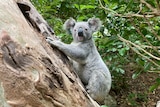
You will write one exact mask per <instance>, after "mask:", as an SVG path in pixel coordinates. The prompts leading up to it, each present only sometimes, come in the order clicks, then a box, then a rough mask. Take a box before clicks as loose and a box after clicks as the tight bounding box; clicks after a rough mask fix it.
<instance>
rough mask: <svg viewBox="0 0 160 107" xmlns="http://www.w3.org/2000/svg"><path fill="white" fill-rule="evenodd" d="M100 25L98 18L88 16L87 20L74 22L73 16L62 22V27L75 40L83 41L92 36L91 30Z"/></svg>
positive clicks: (93, 30) (96, 28)
mask: <svg viewBox="0 0 160 107" xmlns="http://www.w3.org/2000/svg"><path fill="white" fill-rule="evenodd" d="M100 26H101V21H100V20H99V19H98V18H90V19H88V21H87V22H76V21H75V20H74V19H73V18H70V19H68V20H67V21H66V22H65V23H64V29H65V30H67V31H68V32H69V33H71V34H72V36H73V40H74V41H75V42H83V41H87V40H90V39H91V38H92V34H93V32H95V31H97V30H98V29H99V28H100Z"/></svg>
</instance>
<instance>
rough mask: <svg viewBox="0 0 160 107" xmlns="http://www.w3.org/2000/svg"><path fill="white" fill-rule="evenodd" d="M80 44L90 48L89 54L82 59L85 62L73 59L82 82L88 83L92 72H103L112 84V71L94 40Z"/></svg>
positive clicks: (86, 48) (109, 83)
mask: <svg viewBox="0 0 160 107" xmlns="http://www.w3.org/2000/svg"><path fill="white" fill-rule="evenodd" d="M91 41H92V40H91ZM79 45H82V46H81V47H82V48H83V49H85V50H88V51H86V52H88V56H87V58H86V59H85V60H82V62H83V63H80V62H77V61H73V66H74V69H75V71H76V72H77V73H78V75H79V77H80V78H81V80H82V82H83V83H84V84H86V85H87V84H88V81H89V79H90V77H91V75H92V73H96V72H101V73H103V75H104V76H105V77H106V81H108V83H107V84H108V85H111V75H110V72H109V70H108V68H107V66H106V65H105V63H104V62H103V60H102V58H101V56H100V55H99V53H98V51H97V49H96V47H95V45H94V43H93V41H92V42H89V43H86V44H84V43H83V44H79ZM77 46H78V45H77Z"/></svg>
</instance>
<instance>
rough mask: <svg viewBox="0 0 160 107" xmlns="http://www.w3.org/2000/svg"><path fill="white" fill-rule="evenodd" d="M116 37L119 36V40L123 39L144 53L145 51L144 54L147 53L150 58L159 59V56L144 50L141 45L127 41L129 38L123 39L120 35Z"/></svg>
mask: <svg viewBox="0 0 160 107" xmlns="http://www.w3.org/2000/svg"><path fill="white" fill-rule="evenodd" d="M118 37H119V39H120V40H121V41H123V42H125V43H127V44H131V45H133V46H134V47H136V48H137V49H139V50H141V51H143V52H144V53H146V54H147V55H149V56H150V57H152V58H154V59H156V60H158V61H160V58H159V57H156V56H154V55H152V54H151V53H149V52H147V51H146V50H144V49H143V48H142V47H140V46H139V45H136V44H135V43H133V42H131V41H129V40H126V39H124V38H123V37H121V36H120V35H118ZM158 66H159V65H158ZM159 67H160V66H159Z"/></svg>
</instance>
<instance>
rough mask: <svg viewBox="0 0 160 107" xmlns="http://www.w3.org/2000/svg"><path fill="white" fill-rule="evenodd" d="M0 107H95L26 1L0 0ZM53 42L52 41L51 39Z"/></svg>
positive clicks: (49, 33)
mask: <svg viewBox="0 0 160 107" xmlns="http://www.w3.org/2000/svg"><path fill="white" fill-rule="evenodd" d="M0 2H1V4H0V107H99V105H98V104H97V103H96V102H94V101H93V100H92V99H91V98H90V97H89V95H88V94H87V93H86V91H85V89H84V88H83V86H82V85H81V82H80V80H79V79H78V77H77V76H76V74H75V73H74V71H73V69H72V67H71V66H70V64H69V61H68V59H67V57H66V56H65V55H64V54H63V53H61V52H59V51H58V50H57V49H52V48H51V47H50V46H49V45H48V44H47V42H46V41H45V38H46V36H53V37H55V35H54V32H53V30H52V29H51V28H50V27H49V26H48V24H47V23H46V21H45V20H44V19H43V18H42V17H41V15H39V14H38V12H37V11H36V10H35V8H34V7H33V5H32V4H31V3H30V2H29V1H28V0H0ZM55 39H56V38H55Z"/></svg>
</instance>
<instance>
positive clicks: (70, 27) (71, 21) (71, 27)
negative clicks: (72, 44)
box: [63, 18, 76, 34]
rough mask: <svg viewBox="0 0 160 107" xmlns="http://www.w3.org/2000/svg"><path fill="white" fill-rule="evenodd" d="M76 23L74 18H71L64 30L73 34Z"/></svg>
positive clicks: (65, 24)
mask: <svg viewBox="0 0 160 107" xmlns="http://www.w3.org/2000/svg"><path fill="white" fill-rule="evenodd" d="M75 24H76V21H75V20H74V19H73V18H69V19H68V20H66V22H65V23H64V25H63V28H64V29H65V30H66V31H67V32H68V33H70V34H71V32H72V29H73V27H74V26H75Z"/></svg>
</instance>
